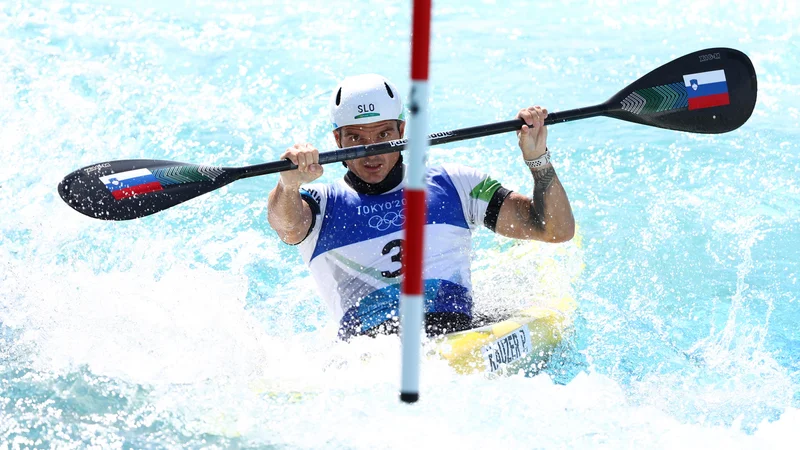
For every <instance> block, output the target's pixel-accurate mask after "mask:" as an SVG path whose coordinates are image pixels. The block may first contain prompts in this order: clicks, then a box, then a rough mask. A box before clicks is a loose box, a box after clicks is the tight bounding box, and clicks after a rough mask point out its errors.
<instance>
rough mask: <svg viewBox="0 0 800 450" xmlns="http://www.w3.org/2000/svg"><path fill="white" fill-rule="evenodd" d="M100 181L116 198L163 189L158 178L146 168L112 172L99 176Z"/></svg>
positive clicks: (120, 198)
mask: <svg viewBox="0 0 800 450" xmlns="http://www.w3.org/2000/svg"><path fill="white" fill-rule="evenodd" d="M100 181H102V182H103V184H105V185H106V187H107V188H108V190H109V191H111V195H113V196H114V198H115V199H117V200H122V199H123V198H128V197H133V196H134V195H139V194H147V193H148V192H156V191H162V190H164V188H162V187H161V183H160V182H159V181H158V179H157V178H156V177H155V176H154V175H153V173H152V172H150V170H148V169H136V170H129V171H127V172H121V173H114V174H111V175H106V176H104V177H100Z"/></svg>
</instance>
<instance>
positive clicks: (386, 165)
mask: <svg viewBox="0 0 800 450" xmlns="http://www.w3.org/2000/svg"><path fill="white" fill-rule="evenodd" d="M405 128H406V123H405V122H398V121H396V120H384V121H382V122H375V123H370V124H367V125H350V126H346V127H342V128H340V129H339V130H338V131H334V132H333V135H334V136H335V137H336V144H337V145H338V146H339V148H344V147H353V146H355V145H369V144H377V143H379V142H387V141H393V140H395V139H401V138H402V137H403V133H404V131H405ZM398 159H400V153H399V152H394V153H387V154H384V155H376V156H367V157H366V158H359V159H353V160H350V161H345V164H347V168H348V169H350V170H352V171H353V173H355V174H356V175H357V176H358V178H361V179H362V180H364V181H366V182H367V183H370V184H375V183H380V182H381V181H383V179H384V178H386V175H388V174H389V171H390V170H392V167H394V165H395V164H397V160H398Z"/></svg>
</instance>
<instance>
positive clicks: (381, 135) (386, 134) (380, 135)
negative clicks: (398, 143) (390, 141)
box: [378, 131, 389, 139]
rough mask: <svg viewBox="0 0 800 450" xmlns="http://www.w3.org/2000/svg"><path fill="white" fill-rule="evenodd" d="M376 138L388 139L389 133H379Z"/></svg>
mask: <svg viewBox="0 0 800 450" xmlns="http://www.w3.org/2000/svg"><path fill="white" fill-rule="evenodd" d="M378 137H380V138H381V139H386V138H387V137H389V132H388V131H381V133H380V134H379V135H378Z"/></svg>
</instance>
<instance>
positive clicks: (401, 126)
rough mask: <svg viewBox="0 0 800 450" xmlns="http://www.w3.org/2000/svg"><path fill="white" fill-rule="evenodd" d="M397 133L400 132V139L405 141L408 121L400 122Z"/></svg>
mask: <svg viewBox="0 0 800 450" xmlns="http://www.w3.org/2000/svg"><path fill="white" fill-rule="evenodd" d="M397 131H399V132H400V139H403V135H404V134H406V121H405V120H399V121H398V124H397Z"/></svg>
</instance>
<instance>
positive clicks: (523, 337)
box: [435, 297, 577, 374]
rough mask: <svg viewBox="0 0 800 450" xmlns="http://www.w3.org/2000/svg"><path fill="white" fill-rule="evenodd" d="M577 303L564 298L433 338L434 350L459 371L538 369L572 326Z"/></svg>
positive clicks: (571, 299)
mask: <svg viewBox="0 0 800 450" xmlns="http://www.w3.org/2000/svg"><path fill="white" fill-rule="evenodd" d="M576 307H577V304H576V302H575V300H574V299H573V298H572V297H563V298H561V299H558V300H555V301H552V302H550V303H549V304H548V305H547V306H531V307H528V308H526V309H523V310H521V311H519V312H517V313H516V314H514V315H513V316H512V317H509V318H508V319H506V320H503V321H501V322H497V323H494V324H490V325H485V326H482V327H480V328H473V329H470V330H464V331H460V332H456V333H449V334H446V335H444V336H441V337H438V338H436V339H435V349H436V353H438V355H439V356H440V357H442V358H444V359H445V360H447V362H448V363H449V364H450V366H451V367H453V368H454V369H455V370H456V371H457V372H458V373H462V374H468V373H476V372H486V373H515V372H516V371H517V370H519V369H525V370H526V371H528V372H537V371H539V370H540V369H542V368H543V367H544V365H545V364H546V363H547V361H548V359H549V358H550V355H551V354H552V352H553V349H554V348H555V347H556V346H558V345H559V344H560V343H561V341H562V339H563V338H564V335H565V333H568V331H569V330H570V328H571V327H572V319H573V313H574V312H575V309H576Z"/></svg>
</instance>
